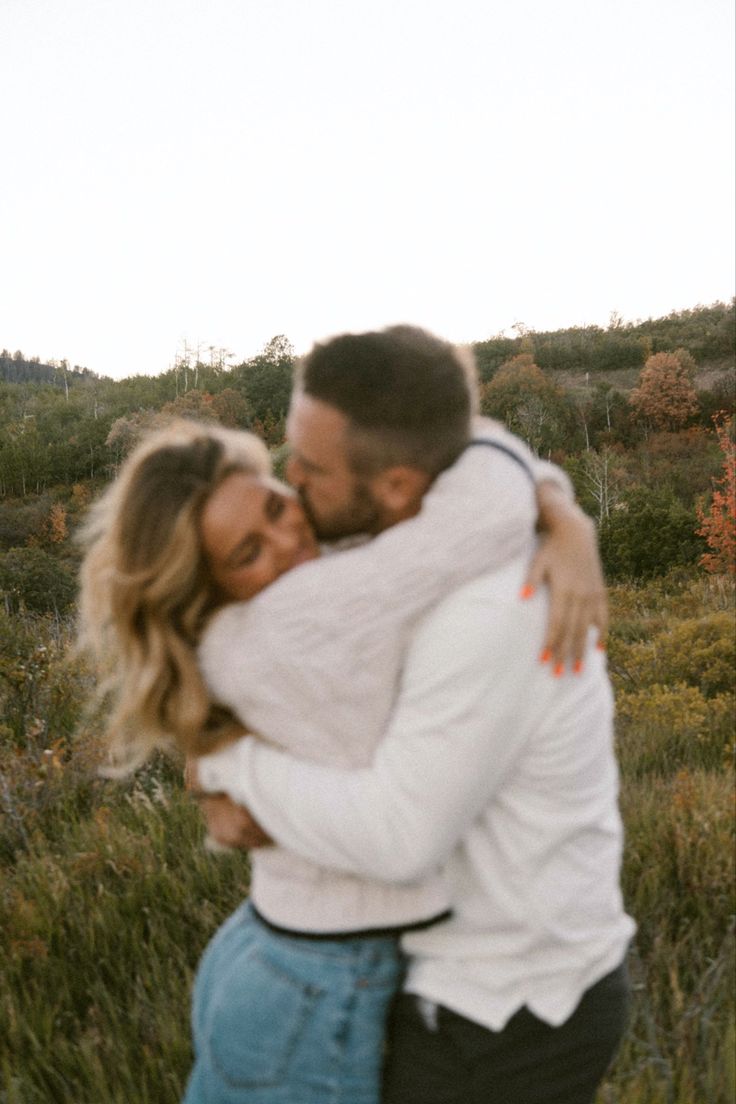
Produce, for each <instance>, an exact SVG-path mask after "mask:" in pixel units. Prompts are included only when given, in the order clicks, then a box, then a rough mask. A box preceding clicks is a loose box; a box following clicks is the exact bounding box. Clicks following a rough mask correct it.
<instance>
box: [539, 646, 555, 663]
mask: <svg viewBox="0 0 736 1104" xmlns="http://www.w3.org/2000/svg"><path fill="white" fill-rule="evenodd" d="M551 658H552V652H551V651H550V650H549V648H545V649H544V651H543V652H542V654H541V655H540V657H539V662H540V663H549V661H550V660H551Z"/></svg>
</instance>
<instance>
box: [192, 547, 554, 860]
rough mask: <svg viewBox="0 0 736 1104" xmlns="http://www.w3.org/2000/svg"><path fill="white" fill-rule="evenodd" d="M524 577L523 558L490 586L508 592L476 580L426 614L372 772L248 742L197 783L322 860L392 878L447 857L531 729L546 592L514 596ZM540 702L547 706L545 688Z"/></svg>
mask: <svg viewBox="0 0 736 1104" xmlns="http://www.w3.org/2000/svg"><path fill="white" fill-rule="evenodd" d="M520 580H521V570H520V569H519V568H518V567H517V568H516V569H515V570H514V571H508V570H507V571H503V572H499V573H498V586H497V589H496V593H498V594H499V595H505V596H506V599H505V600H504V599H501V601H499V602H498V603H494V605H493V607H492V608H489V606H488V605H487V604H484V602H483V601H482V596H483V594H484V593H486V591H484V590H483V589H482V588H483V587H484V586H486V587H487V585H488V584H487V581H485V582H484V581H479V582H477V583H474V584H470V585H469V586H467V587H465V588H463V590H462V591H461V592H460V593H458V594H457V595H454V596H452V597H451V598H450V599H448V600H447V601H446V602H445V603H443V605H442V606H441V607H440V609H439V610H438V611H436V613H434V614H433V615H431V617H430V618H429V619H428V621H427V622H426V624H425V626H424V627H423V629H422V630H421V631H420V632H419V634H418V636H417V639H416V640H415V642H414V645H413V646H412V649H411V651H410V655H409V658H408V662H407V667H406V671H405V677H404V683H403V686H402V691H401V696H400V701H399V704H398V706H397V709H396V712H395V715H394V717H393V720H392V722H391V725H390V727H389V730H388V733H387V735H386V737H385V739H384V740H383V742H382V744H381V745H380V747H379V748H378V750H377V753H376V757H375V759H374V762H373V764H372V766H371V767H370V768H368V769H365V770H358V771H347V770H340V769H335V768H330V767H324V766H320V765H318V764H315V763H309V762H305V761H302V760H299V759H295V758H293V757H290V756H288V755H286V754H284V753H283V752H280V751H278V750H276V749H274V748H272V747H268V746H266V745H264V744H263V743H261V742H259V741H258V740H254V739H251V738H248V739H245V740H243V741H240V742H239V744H238V745H237V748H236V749H234V748H230V749H228V750H227V754H226V756H225V757H224V758H223V757H222V756H220V758H219V759H218V755H217V754H215V755H213V756H207V757H205V758H204V759H202V760H200V768H199V777H200V783H201V785H203V786H204V788H205V789H208V790H218V791H224V792H226V793H227V794H228V795H229V796H230V797H231V798H232V799H233V800H234V801H236V802H238V803H240V804H245V805H247V806H248V808H249V809H250V811H251V812H252V814H253V815H254V817H255V818H256V819H257V821H258V822H259V823H260V824H261V825H262V826H263V828H265V830H266V831H267V832H268V833H269V834H270V835H271V836H273V838H274V839H275V840H276V841H277V842H278V843H280V844H282V845H283V846H285V847H287V848H288V849H289V850H291V851H293V852H295V853H297V854H299V855H301V856H302V857H304V858H306V859H309V860H312V861H315V862H318V863H320V865H323V866H327V867H332V868H334V869H337V870H341V871H348V872H352V873H356V874H359V875H363V876H366V877H373V878H379V879H382V880H384V881H413V880H416V879H417V878H420V877H422V876H423V875H424V874H426V873H427V872H428V871H429V870H431V869H433V868H434V867H436V866H437V865H438V864H440V863H442V862H443V861H444V860H445V859H446V858H447V857H448V855H449V854H450V852H451V851H452V849H453V847H454V846H455V845H456V843H457V841H458V839H459V838H460V837H461V836H462V835H463V834H464V832H465V831H466V829H467V828H468V826H469V825H470V823H471V822H472V821H473V819H474V818H475V817H476V816H477V815H478V814H479V813H480V812H481V811H482V809H483V808H484V807H485V806H486V805H487V804H488V802H489V801H490V799H491V797H492V795H493V793H494V792H495V789H496V788H497V787H498V786H499V785H500V784H501V783H502V782H503V780H504V778H505V776H506V774H507V772H508V771H509V769H510V768H511V767H512V766H513V764H514V762H515V761H516V759H517V757H518V756H519V755H520V754H521V753H522V751H523V748H524V744H525V740H526V737H527V732H528V731H529V726H528V723H527V725H526V726H525V725H524V724H523V723H522V722H521V721H520V719H519V718H520V716H522V715H524V714H525V715H526V716H527V718H529V706H528V697H529V689H530V678H531V677H532V675H533V673H534V671H535V670H536V668H537V664H538V660H537V655H536V652H535V649H534V648H531V647H530V646H529V645H530V639H531V640H533V639H539V640H541V638H542V633H543V625H544V619H545V616H546V609H545V607H544V603H543V602H542V601H541V599H535V600H533V601H531V602H529V603H526V604H519V603H518V602H515V601H514V600H513V597H512V598H511V599H509V598H508V594H509V587H511V588H512V593H513V584H514V582H516V589H518V584H519V583H520ZM478 587H481V590H478V589H477V588H478ZM478 596H480V598H481V600H480V601H479V600H478ZM542 681H543V682H546V680H542ZM537 685H539V680H538V679H537ZM524 702H527V704H526V705H524V704H523V703H524ZM533 709H534V710H536V711H541V710H543V709H544V702H543V701H542V700H541V697H538V698H537V700H536V701H535V702H534V705H533Z"/></svg>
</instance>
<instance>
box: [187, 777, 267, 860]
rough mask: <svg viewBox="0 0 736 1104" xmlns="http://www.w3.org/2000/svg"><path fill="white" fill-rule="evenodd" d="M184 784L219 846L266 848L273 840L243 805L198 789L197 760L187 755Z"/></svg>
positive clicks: (226, 797) (212, 838)
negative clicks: (197, 804)
mask: <svg viewBox="0 0 736 1104" xmlns="http://www.w3.org/2000/svg"><path fill="white" fill-rule="evenodd" d="M184 784H185V786H186V788H187V790H188V791H189V792H190V793H191V795H192V796H193V797H194V798H195V799H196V800H197V801H198V802H199V807H200V809H201V810H202V816H203V817H204V820H205V824H206V825H207V835H208V837H209V838H210V839H211V840H214V841H215V843H216V844H219V846H220V847H225V848H233V847H234V848H237V849H238V850H241V851H250V850H252V849H253V848H254V847H268V846H270V845H271V844H273V840H272V839H271V837H270V836H269V835H267V834H266V833H265V832H264V831H263V829H262V828H261V826H260V824H259V823H258V821H257V820H255V819H254V818H253V817H252V816H251V815H250V813H249V812H248V810H247V809H246V808H245V806H243V805H236V804H235V802H234V801H232V800H231V799H230V798H229V797H228V796H227V794H223V793H218V794H211V793H206V792H205V791H204V790H201V789H200V788H199V776H198V773H197V760H196V759H194V758H192V757H189V758H188V759H187V761H186V765H185V768H184Z"/></svg>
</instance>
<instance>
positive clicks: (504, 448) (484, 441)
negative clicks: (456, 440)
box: [465, 437, 537, 487]
mask: <svg viewBox="0 0 736 1104" xmlns="http://www.w3.org/2000/svg"><path fill="white" fill-rule="evenodd" d="M475 445H482V446H484V447H485V448H494V449H498V451H499V452H505V453H506V455H507V456H510V457H511V459H512V460H515V461H516V463H517V464H518V465H519V467H520V468H523V469H524V471H525V472H526V474H527V475H528V476H529V478H530V479H531V481H532V483H533V484H534V486H535V487H536V485H537V481H536V479H535V478H534V473H533V472H532V469H531V468H530V467H529V465H528V464H527V462H526V460H524V458H523V457H522V456H519V454H518V453H517V452H514V450H513V449H512V448H509V447H508V445H502V444H501V443H500V441H494V440H492V439H491V438H490V437H474V438H473V440H472V441H468V443H467V445H466V446H465V447H466V448H473V447H474V446H475Z"/></svg>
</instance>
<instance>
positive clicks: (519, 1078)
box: [382, 965, 629, 1104]
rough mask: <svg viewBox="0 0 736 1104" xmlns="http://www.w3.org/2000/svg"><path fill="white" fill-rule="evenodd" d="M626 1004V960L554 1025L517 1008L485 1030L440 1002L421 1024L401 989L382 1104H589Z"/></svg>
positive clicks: (623, 1019) (618, 1035) (412, 999)
mask: <svg viewBox="0 0 736 1104" xmlns="http://www.w3.org/2000/svg"><path fill="white" fill-rule="evenodd" d="M628 1005H629V985H628V977H627V974H626V967H625V965H621V966H619V967H618V969H616V970H614V971H613V972H612V973H610V974H608V975H607V976H606V977H604V978H602V979H601V980H600V981H599V982H597V983H596V984H595V985H593V986H592V988H590V989H588V990H587V991H586V992H585V993H584V994H583V996H582V998H581V1000H580V1003H579V1004H578V1006H577V1008H576V1009H575V1011H574V1012H573V1014H572V1015H571V1016H570V1018H569V1020H567V1021H566V1022H565V1023H564V1024H561V1026H560V1027H550V1026H549V1024H546V1023H544V1022H543V1021H542V1020H539V1019H537V1017H536V1016H535V1015H533V1013H531V1012H530V1011H529V1010H528V1009H527V1008H522V1009H520V1011H519V1012H517V1013H516V1015H514V1016H512V1018H511V1019H510V1020H509V1022H508V1023H507V1024H506V1026H505V1027H504V1028H503V1029H502V1030H501V1031H489V1030H488V1028H485V1027H481V1026H480V1024H477V1023H474V1022H473V1021H472V1020H466V1019H465V1018H464V1017H463V1016H458V1015H457V1014H456V1013H455V1012H451V1011H450V1010H449V1009H447V1008H443V1007H442V1006H440V1007H439V1008H438V1010H437V1020H436V1025H435V1024H434V1023H429V1024H428V1023H427V1022H425V1018H424V1017H423V1016H422V1014H421V1012H420V1008H419V1004H418V1001H417V998H416V997H415V996H413V995H412V994H410V993H402V994H401V995H400V996H399V997H397V999H396V1002H395V1005H394V1009H393V1012H392V1017H391V1021H390V1026H389V1036H388V1037H389V1056H388V1062H387V1066H386V1073H385V1081H384V1092H383V1098H382V1099H383V1104H590V1102H591V1101H592V1100H593V1097H594V1096H595V1091H596V1088H597V1087H598V1085H599V1083H600V1081H601V1080H602V1078H603V1075H604V1073H605V1072H606V1069H607V1067H608V1065H609V1063H610V1061H611V1059H612V1057H613V1055H614V1054H615V1052H616V1049H617V1047H618V1044H619V1042H620V1040H621V1037H622V1035H623V1032H624V1028H625V1026H626V1019H627V1013H628ZM435 1026H436V1029H435Z"/></svg>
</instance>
